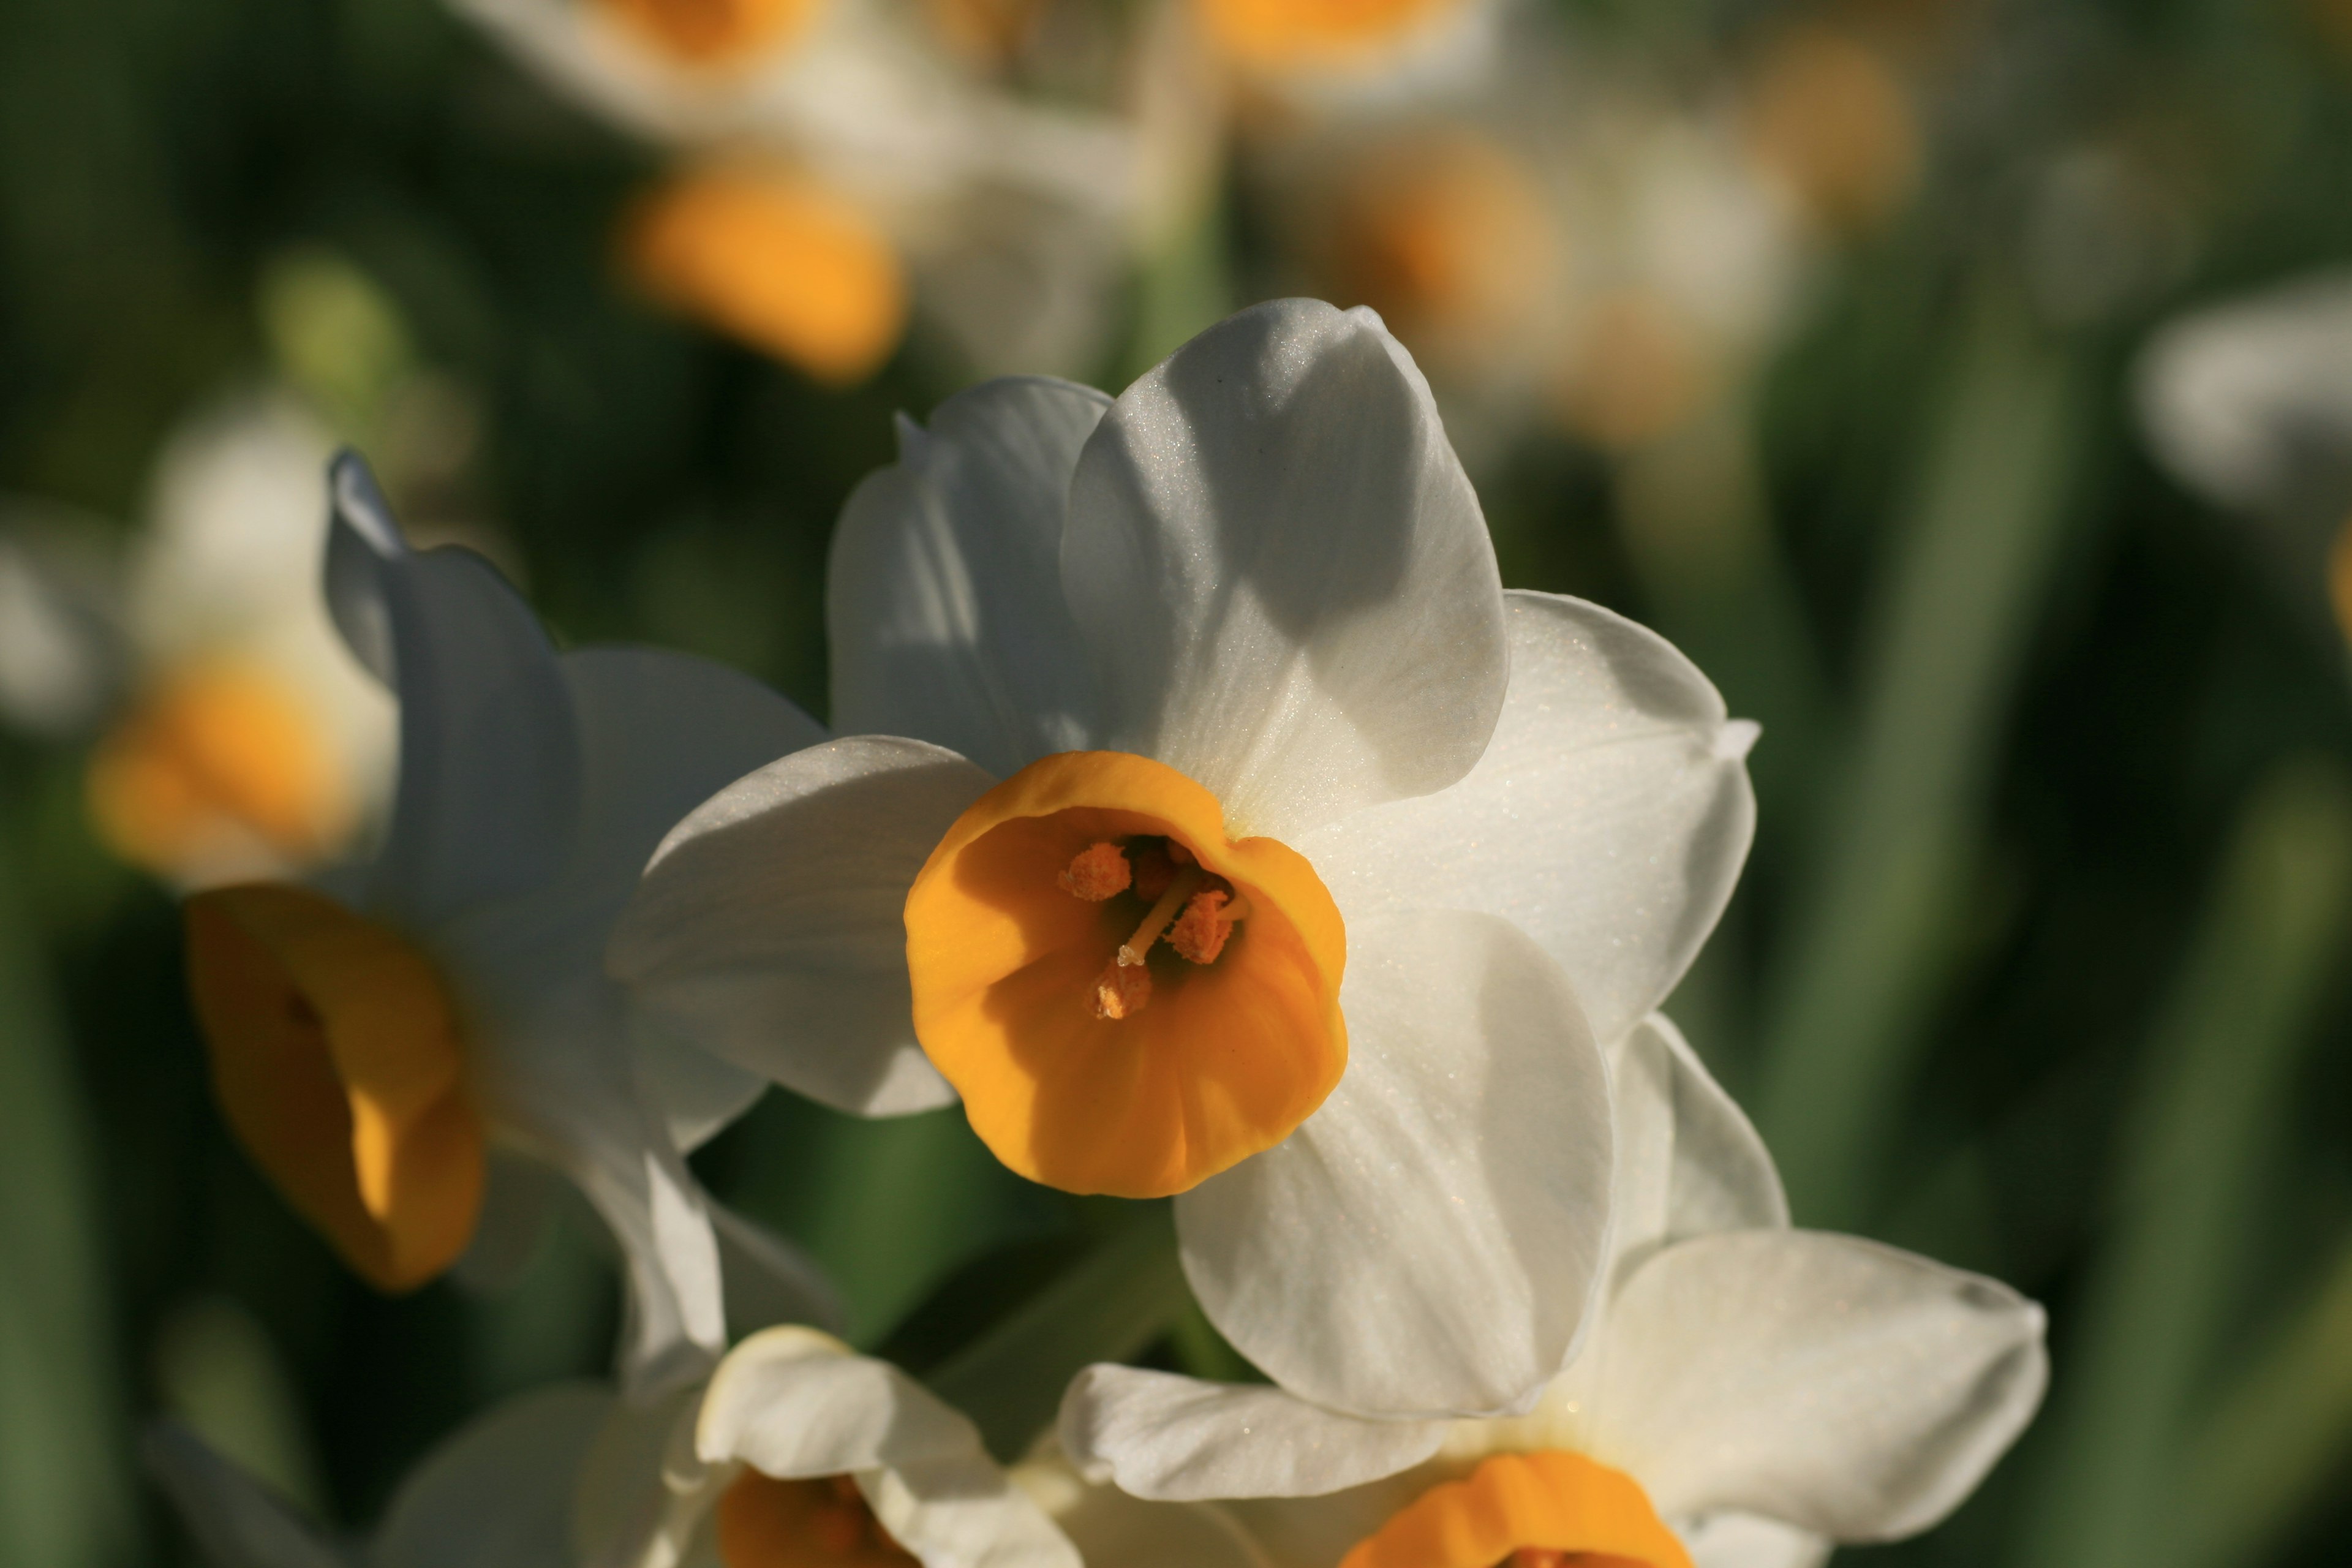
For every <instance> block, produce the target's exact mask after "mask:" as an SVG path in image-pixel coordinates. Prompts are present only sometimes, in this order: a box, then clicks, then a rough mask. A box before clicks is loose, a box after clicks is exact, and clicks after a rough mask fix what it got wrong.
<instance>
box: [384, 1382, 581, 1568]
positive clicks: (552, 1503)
mask: <svg viewBox="0 0 2352 1568" xmlns="http://www.w3.org/2000/svg"><path fill="white" fill-rule="evenodd" d="M612 1405H613V1396H612V1395H611V1394H608V1393H606V1392H604V1390H603V1389H600V1388H594V1387H590V1386H586V1385H582V1384H569V1385H562V1386H558V1387H554V1388H543V1389H539V1390H536V1391H534V1392H533V1393H530V1394H524V1395H522V1396H521V1397H520V1398H518V1399H514V1400H510V1401H509V1402H508V1403H506V1404H504V1405H499V1406H498V1407H497V1408H496V1409H494V1410H492V1411H490V1412H489V1413H488V1415H483V1416H481V1417H479V1418H478V1419H477V1420H475V1421H474V1422H473V1423H472V1424H471V1425H469V1426H466V1427H465V1428H464V1429H463V1430H461V1431H460V1432H458V1433H457V1436H454V1437H452V1438H450V1439H449V1440H448V1441H446V1442H445V1443H443V1444H442V1445H441V1446H440V1447H438V1448H436V1449H435V1450H434V1451H433V1452H432V1453H431V1454H430V1455H428V1456H427V1457H426V1458H425V1462H424V1463H423V1464H422V1465H421V1466H419V1467H418V1468H416V1470H415V1472H414V1473H412V1474H411V1475H410V1476H409V1478H408V1479H407V1480H406V1481H405V1482H404V1483H403V1484H402V1486H401V1489H400V1491H399V1493H398V1495H396V1496H395V1497H394V1499H393V1500H392V1507H391V1509H390V1510H388V1511H387V1512H386V1513H385V1515H384V1519H383V1525H382V1526H381V1527H380V1528H379V1529H378V1531H376V1540H375V1545H374V1549H373V1551H372V1552H370V1553H369V1563H370V1568H573V1563H574V1557H573V1552H572V1500H573V1496H574V1493H575V1490H576V1489H577V1487H578V1485H579V1480H580V1467H581V1465H582V1463H583V1460H585V1458H587V1455H588V1449H589V1446H590V1444H591V1443H593V1441H594V1440H595V1436H596V1430H597V1426H598V1425H599V1423H601V1422H602V1421H603V1420H604V1415H605V1412H606V1411H607V1410H608V1409H610V1408H611V1406H612Z"/></svg>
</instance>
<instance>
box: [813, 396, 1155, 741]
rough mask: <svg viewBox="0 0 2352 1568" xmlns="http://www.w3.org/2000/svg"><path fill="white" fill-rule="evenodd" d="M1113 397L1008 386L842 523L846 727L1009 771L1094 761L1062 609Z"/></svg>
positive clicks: (835, 572)
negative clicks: (1069, 519)
mask: <svg viewBox="0 0 2352 1568" xmlns="http://www.w3.org/2000/svg"><path fill="white" fill-rule="evenodd" d="M1109 406H1110V399H1109V398H1108V397H1107V396H1105V395H1103V394H1101V393H1099V392H1097V391H1095V390H1094V389H1093V388H1092V387H1087V386H1077V385H1074V384H1071V383H1068V382H1063V381H1048V380H1045V379H1044V378H1042V377H1030V376H1023V377H1008V378H1005V379H1003V380H1000V381H992V382H988V383H985V384H982V385H980V386H975V387H973V388H971V390H969V391H966V392H961V393H959V394H957V395H955V396H953V397H950V398H949V399H948V400H947V401H946V402H945V403H942V404H940V406H939V408H938V409H937V410H936V411H934V412H933V414H932V415H931V424H930V428H929V430H928V431H926V430H922V429H919V428H918V427H917V426H914V425H912V424H907V423H902V424H901V425H900V426H899V433H898V447H899V451H898V462H897V463H896V464H895V465H893V466H892V467H890V468H884V469H882V470H880V471H879V472H877V473H875V474H871V475H868V476H867V477H866V480H865V481H864V482H863V483H861V484H860V485H859V486H858V487H857V489H856V491H854V492H853V493H852V494H851V496H850V498H849V503H848V505H847V506H845V508H844V509H843V510H842V514H841V528H840V530H839V531H838V532H836V533H835V535H834V541H833V556H832V560H831V563H830V564H829V566H828V569H827V580H826V585H825V624H826V626H827V627H828V628H829V629H830V631H831V635H832V649H833V720H834V723H835V726H837V727H838V728H839V729H840V730H841V731H843V732H844V733H847V734H869V735H910V736H912V737H914V738H915V739H917V740H919V741H929V742H932V743H933V744H935V745H940V746H945V747H947V748H948V749H949V750H950V751H954V752H961V753H962V754H963V755H965V756H967V757H969V758H971V760H972V761H973V762H974V763H978V764H979V765H980V766H982V767H983V768H986V769H987V770H989V771H990V772H991V773H998V774H1010V773H1016V772H1018V771H1019V770H1020V769H1022V768H1023V767H1025V766H1026V765H1028V764H1029V763H1033V762H1034V761H1036V760H1037V759H1038V758H1039V757H1042V756H1045V755H1047V754H1048V753H1051V752H1071V751H1082V750H1085V749H1086V748H1087V745H1088V744H1089V743H1090V736H1091V734H1092V732H1093V729H1094V712H1095V709H1096V706H1097V702H1096V699H1095V695H1094V681H1093V671H1092V669H1091V668H1090V667H1089V665H1088V662H1087V658H1085V657H1084V655H1083V654H1082V653H1081V652H1080V650H1079V647H1078V641H1077V631H1076V627H1075V626H1072V625H1071V623H1070V613H1069V610H1068V608H1067V606H1066V605H1065V604H1064V603H1063V600H1062V572H1061V550H1062V520H1063V518H1064V516H1065V515H1066V512H1067V510H1068V507H1069V494H1070V472H1071V470H1072V469H1073V468H1076V466H1077V460H1078V448H1079V447H1081V446H1082V445H1084V444H1085V442H1086V438H1087V436H1089V435H1090V434H1092V433H1093V431H1094V427H1095V426H1096V425H1097V424H1098V423H1100V422H1101V420H1102V416H1103V410H1104V409H1106V408H1108V407H1109Z"/></svg>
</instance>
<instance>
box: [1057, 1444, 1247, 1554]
mask: <svg viewBox="0 0 2352 1568" xmlns="http://www.w3.org/2000/svg"><path fill="white" fill-rule="evenodd" d="M1013 1485H1015V1486H1017V1487H1019V1488H1020V1489H1022V1490H1023V1491H1024V1492H1025V1493H1027V1494H1028V1497H1029V1500H1031V1501H1032V1502H1034V1503H1035V1504H1036V1505H1037V1506H1038V1507H1039V1508H1040V1509H1043V1510H1045V1516H1046V1517H1047V1518H1048V1519H1051V1520H1052V1521H1054V1523H1055V1526H1056V1527H1058V1528H1059V1529H1060V1530H1061V1531H1062V1533H1063V1534H1064V1535H1066V1536H1067V1537H1069V1540H1070V1544H1071V1545H1073V1546H1075V1547H1076V1548H1077V1552H1078V1556H1079V1557H1080V1558H1081V1559H1082V1560H1083V1561H1085V1562H1087V1563H1115V1564H1117V1565H1118V1568H1270V1565H1269V1564H1268V1563H1267V1562H1266V1559H1265V1554H1264V1553H1263V1552H1260V1551H1259V1550H1258V1549H1257V1545H1256V1543H1255V1542H1253V1541H1252V1540H1251V1539H1250V1536H1249V1532H1248V1531H1245V1530H1244V1529H1243V1528H1242V1527H1241V1525H1240V1524H1239V1523H1238V1522H1237V1521H1235V1520H1234V1518H1233V1516H1232V1514H1231V1513H1230V1512H1228V1511H1227V1510H1224V1509H1222V1508H1219V1507H1216V1506H1214V1505H1213V1504H1207V1503H1165V1502H1148V1501H1146V1500H1143V1499H1142V1498H1139V1497H1131V1496H1129V1494H1128V1493H1126V1492H1123V1491H1121V1490H1120V1489H1118V1488H1117V1487H1115V1486H1108V1485H1103V1484H1098V1483H1094V1482H1089V1481H1087V1479H1085V1478H1084V1477H1082V1476H1080V1475H1079V1474H1078V1472H1077V1471H1076V1469H1075V1468H1072V1466H1071V1464H1070V1462H1069V1460H1068V1459H1066V1458H1064V1457H1063V1456H1062V1454H1061V1453H1060V1452H1058V1451H1057V1450H1056V1448H1055V1446H1054V1444H1053V1443H1052V1442H1051V1441H1047V1442H1045V1443H1043V1444H1041V1445H1040V1446H1039V1449H1038V1451H1035V1452H1033V1453H1032V1454H1031V1455H1030V1456H1029V1457H1028V1458H1025V1459H1024V1460H1022V1461H1021V1463H1020V1464H1018V1465H1016V1466H1014V1467H1013Z"/></svg>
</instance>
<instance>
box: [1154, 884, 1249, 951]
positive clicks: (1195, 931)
mask: <svg viewBox="0 0 2352 1568" xmlns="http://www.w3.org/2000/svg"><path fill="white" fill-rule="evenodd" d="M1233 901H1234V900H1233V896H1232V895H1231V894H1230V893H1228V892H1226V891H1225V890H1224V889H1223V888H1203V889H1201V890H1200V891H1199V892H1197V893H1195V894H1193V895H1192V901H1191V902H1190V903H1188V904H1186V905H1185V906H1184V912H1183V913H1182V914H1181V915H1179V916H1177V917H1176V923H1175V924H1174V925H1172V926H1170V927H1169V928H1168V945H1169V946H1171V947H1172V948H1174V949H1175V950H1176V951H1177V952H1180V953H1181V954H1182V955H1183V956H1184V957H1186V958H1188V959H1191V960H1192V962H1193V963H1216V962H1217V954H1219V953H1221V952H1224V951H1225V939H1226V938H1228V937H1230V936H1232V935H1233V934H1234V922H1233V918H1232V916H1231V915H1229V914H1228V913H1227V912H1226V910H1227V908H1228V906H1230V905H1231V904H1232V903H1233Z"/></svg>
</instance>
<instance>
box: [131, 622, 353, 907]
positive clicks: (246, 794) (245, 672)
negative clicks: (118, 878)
mask: <svg viewBox="0 0 2352 1568" xmlns="http://www.w3.org/2000/svg"><path fill="white" fill-rule="evenodd" d="M85 788H86V792H87V797H88V800H89V812H90V817H91V820H92V822H93V823H94V825H95V826H96V827H97V829H98V833H99V837H100V838H102V839H103V840H104V841H105V843H106V845H107V847H109V848H110V849H112V850H113V851H114V852H115V853H116V854H118V855H120V856H121V857H122V858H124V859H126V860H129V861H131V863H132V864H134V865H139V866H144V867H146V868H149V869H151V870H156V871H163V872H170V871H174V870H179V869H182V868H189V867H192V866H196V865H200V864H201V863H202V862H203V861H205V859H206V858H217V857H225V856H234V855H236V854H237V853H239V852H240V851H247V852H249V851H250V850H251V849H252V848H253V847H260V848H263V849H266V850H268V852H270V853H272V854H275V855H277V856H279V857H281V858H284V859H286V860H289V861H297V862H299V861H305V860H310V859H315V858H318V857H319V856H320V855H321V854H323V853H325V851H326V850H327V849H329V848H330V847H331V846H332V845H333V843H334V841H335V839H337V838H338V837H341V834H342V833H343V832H344V831H345V830H346V829H348V827H349V826H350V825H351V819H352V809H353V806H352V795H351V790H350V785H349V781H347V780H346V779H344V778H343V777H342V776H341V773H340V772H339V770H338V769H337V767H336V763H335V758H334V755H333V753H332V752H330V751H329V750H328V748H327V747H326V746H325V745H324V744H323V743H321V741H320V735H319V731H318V727H317V724H316V722H315V721H314V720H313V719H312V717H311V715H310V712H309V710H307V709H306V708H305V707H304V705H303V703H302V701H301V700H300V698H299V696H298V695H297V694H296V693H294V692H293V691H291V690H289V689H287V687H286V686H285V684H284V683H283V682H281V681H279V680H278V679H276V678H275V677H273V676H272V675H270V674H269V672H268V671H267V670H264V669H260V668H255V667H252V666H247V665H243V664H237V663H234V662H228V661H218V662H214V663H209V664H203V665H198V666H194V667H192V668H185V669H183V670H180V671H179V672H177V673H175V674H173V676H171V677H170V678H169V679H165V680H163V681H162V682H160V683H159V684H157V685H156V686H155V687H154V689H152V690H151V691H150V692H148V694H147V695H146V696H145V697H144V698H143V699H142V700H141V701H140V702H139V703H138V704H137V705H136V706H135V707H133V708H132V709H131V711H130V712H129V713H128V714H127V715H125V716H124V718H123V719H122V721H121V722H120V723H119V724H117V725H116V726H115V728H114V729H113V731H111V732H110V734H108V735H107V737H106V738H105V739H104V740H103V741H101V742H100V743H99V745H98V748H97V750H96V751H95V752H93V753H92V754H91V756H90V761H89V775H88V777H87V779H86V780H85Z"/></svg>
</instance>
